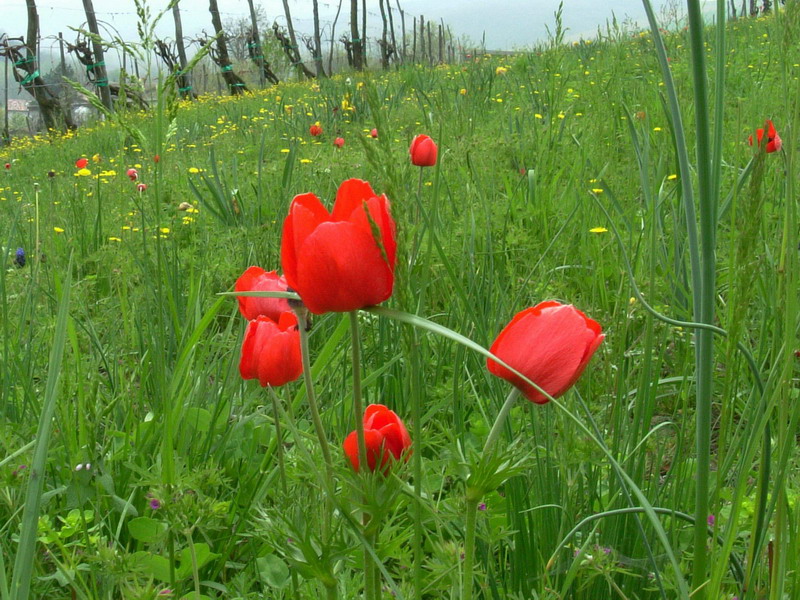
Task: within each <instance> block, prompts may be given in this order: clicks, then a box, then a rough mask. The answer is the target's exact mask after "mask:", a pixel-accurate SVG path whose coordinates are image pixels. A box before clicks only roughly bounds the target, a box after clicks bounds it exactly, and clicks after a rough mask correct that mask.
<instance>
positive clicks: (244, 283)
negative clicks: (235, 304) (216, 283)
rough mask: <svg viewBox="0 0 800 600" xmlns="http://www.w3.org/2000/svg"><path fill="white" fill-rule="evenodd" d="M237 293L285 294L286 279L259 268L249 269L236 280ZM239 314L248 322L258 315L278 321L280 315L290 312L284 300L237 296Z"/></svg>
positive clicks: (273, 272)
mask: <svg viewBox="0 0 800 600" xmlns="http://www.w3.org/2000/svg"><path fill="white" fill-rule="evenodd" d="M234 289H235V290H236V291H237V292H285V291H286V290H287V289H288V286H287V285H286V278H285V277H282V276H279V275H278V273H277V272H276V271H269V272H267V271H265V270H264V269H262V268H261V267H256V266H253V267H250V268H248V269H247V270H246V271H245V272H244V273H242V275H241V277H239V279H237V280H236V285H235V286H234ZM236 299H237V300H238V301H239V312H241V313H242V316H243V317H244V318H245V319H247V320H248V321H252V320H253V319H255V318H257V317H258V316H259V315H264V316H266V317H269V318H270V319H272V320H273V321H278V320H279V319H280V317H281V314H283V313H285V312H288V311H290V310H291V309H290V308H289V301H288V300H286V298H258V297H256V296H237V297H236Z"/></svg>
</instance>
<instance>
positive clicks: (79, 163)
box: [75, 158, 89, 169]
mask: <svg viewBox="0 0 800 600" xmlns="http://www.w3.org/2000/svg"><path fill="white" fill-rule="evenodd" d="M88 164H89V159H88V158H79V159H78V160H76V161H75V168H76V169H85V168H86V165H88Z"/></svg>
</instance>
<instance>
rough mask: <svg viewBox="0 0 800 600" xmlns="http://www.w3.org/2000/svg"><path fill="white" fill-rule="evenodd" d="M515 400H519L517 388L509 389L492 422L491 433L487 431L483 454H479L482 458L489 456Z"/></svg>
mask: <svg viewBox="0 0 800 600" xmlns="http://www.w3.org/2000/svg"><path fill="white" fill-rule="evenodd" d="M517 398H519V390H518V389H517V388H511V391H510V392H509V393H508V396H507V397H506V401H505V402H504V403H503V406H502V408H501V409H500V412H499V413H498V415H497V418H496V419H495V420H494V425H492V429H491V431H489V437H487V438H486V443H485V444H484V445H483V452H482V453H481V457H482V458H484V459H485V458H486V455H487V454H489V452H490V451H491V450H492V447H493V446H494V444H495V442H497V438H498V437H500V430H501V429H502V428H503V424H504V423H505V421H506V417H507V416H508V413H510V412H511V409H512V408H513V406H514V402H516V401H517Z"/></svg>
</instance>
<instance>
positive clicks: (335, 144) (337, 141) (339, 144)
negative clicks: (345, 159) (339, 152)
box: [333, 137, 344, 148]
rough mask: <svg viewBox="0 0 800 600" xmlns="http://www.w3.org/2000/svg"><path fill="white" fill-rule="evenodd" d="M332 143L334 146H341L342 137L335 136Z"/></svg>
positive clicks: (342, 144)
mask: <svg viewBox="0 0 800 600" xmlns="http://www.w3.org/2000/svg"><path fill="white" fill-rule="evenodd" d="M333 145H334V146H336V147H337V148H341V147H342V146H344V138H343V137H337V138H336V139H335V140H333Z"/></svg>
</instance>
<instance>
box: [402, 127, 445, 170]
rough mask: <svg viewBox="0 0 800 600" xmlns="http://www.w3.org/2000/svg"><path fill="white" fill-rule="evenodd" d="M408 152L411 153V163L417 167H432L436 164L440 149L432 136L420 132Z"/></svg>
mask: <svg viewBox="0 0 800 600" xmlns="http://www.w3.org/2000/svg"><path fill="white" fill-rule="evenodd" d="M408 153H409V154H410V155H411V164H413V165H415V166H417V167H432V166H433V165H435V164H436V158H437V156H438V153H439V149H438V148H437V147H436V143H435V142H434V141H433V140H432V139H431V138H430V137H428V136H427V135H424V134H420V135H418V136H417V137H415V138H414V139H413V140H412V142H411V146H410V147H409V149H408Z"/></svg>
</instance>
